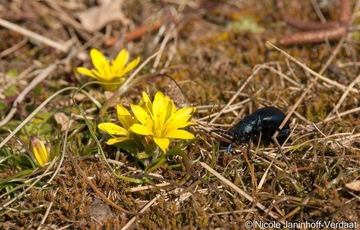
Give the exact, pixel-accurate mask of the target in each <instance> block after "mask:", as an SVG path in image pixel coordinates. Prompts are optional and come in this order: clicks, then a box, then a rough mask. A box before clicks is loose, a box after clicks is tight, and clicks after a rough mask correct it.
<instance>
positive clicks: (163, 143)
mask: <svg viewBox="0 0 360 230" xmlns="http://www.w3.org/2000/svg"><path fill="white" fill-rule="evenodd" d="M154 142H155V144H157V146H159V147H160V149H161V150H162V151H163V152H164V153H166V149H167V148H168V147H169V145H170V141H169V139H167V138H154Z"/></svg>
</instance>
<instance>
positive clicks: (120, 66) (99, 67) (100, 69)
mask: <svg viewBox="0 0 360 230" xmlns="http://www.w3.org/2000/svg"><path fill="white" fill-rule="evenodd" d="M129 56H130V55H129V52H128V51H127V50H126V49H122V50H121V51H120V53H119V54H118V55H117V56H116V58H115V59H114V60H112V61H109V60H107V59H106V58H105V56H104V55H103V54H102V53H101V52H100V51H99V50H97V49H91V50H90V57H91V61H92V63H93V65H94V67H95V69H87V68H84V67H78V68H77V71H78V72H79V73H80V74H84V75H86V76H89V77H92V78H95V79H96V80H98V81H100V82H103V83H118V84H116V85H104V87H105V89H106V90H109V91H115V90H117V89H118V88H119V86H120V85H121V84H122V83H124V81H125V78H124V75H125V74H127V73H128V72H130V71H131V70H132V69H134V68H135V67H136V66H137V65H138V64H139V62H140V57H137V58H136V59H135V60H133V61H131V62H130V63H129V64H127V65H126V63H127V62H128V61H129Z"/></svg>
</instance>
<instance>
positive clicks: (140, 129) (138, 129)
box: [130, 124, 154, 136]
mask: <svg viewBox="0 0 360 230" xmlns="http://www.w3.org/2000/svg"><path fill="white" fill-rule="evenodd" d="M130 130H131V131H132V132H133V133H136V134H139V135H149V136H153V135H154V134H153V131H152V130H151V129H149V127H147V126H145V125H140V124H134V125H133V126H131V128H130Z"/></svg>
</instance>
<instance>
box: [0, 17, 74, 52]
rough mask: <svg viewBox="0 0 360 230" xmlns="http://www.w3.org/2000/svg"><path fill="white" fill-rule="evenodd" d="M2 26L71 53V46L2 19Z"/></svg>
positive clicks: (0, 20) (0, 19)
mask: <svg viewBox="0 0 360 230" xmlns="http://www.w3.org/2000/svg"><path fill="white" fill-rule="evenodd" d="M0 26H3V27H5V28H7V29H9V30H13V31H16V32H18V33H20V34H22V35H24V36H26V37H29V38H32V39H35V40H37V41H40V42H42V43H44V44H46V45H48V46H51V47H53V48H55V49H58V50H60V51H62V52H65V53H66V52H68V51H69V46H70V44H67V43H66V44H61V43H59V42H56V41H53V40H51V39H49V38H47V37H44V36H42V35H40V34H37V33H34V32H32V31H30V30H28V29H25V28H22V27H21V26H18V25H16V24H13V23H11V22H8V21H6V20H4V19H2V18H0Z"/></svg>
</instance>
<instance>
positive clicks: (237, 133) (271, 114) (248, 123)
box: [213, 106, 290, 155]
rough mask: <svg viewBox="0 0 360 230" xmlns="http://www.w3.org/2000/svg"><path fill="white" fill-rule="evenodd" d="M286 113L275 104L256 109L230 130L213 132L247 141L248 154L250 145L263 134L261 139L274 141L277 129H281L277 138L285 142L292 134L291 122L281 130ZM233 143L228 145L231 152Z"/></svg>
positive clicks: (233, 141) (243, 141)
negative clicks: (274, 105)
mask: <svg viewBox="0 0 360 230" xmlns="http://www.w3.org/2000/svg"><path fill="white" fill-rule="evenodd" d="M285 117H286V115H285V114H284V113H283V112H282V111H281V110H280V109H278V108H276V107H273V106H268V107H264V108H261V109H258V110H256V111H255V112H253V113H252V114H250V115H248V116H246V117H244V119H242V120H241V121H240V122H239V123H237V124H236V125H235V126H234V127H232V128H231V129H230V130H229V131H225V130H221V129H217V130H213V132H219V133H224V134H226V135H228V136H229V137H230V138H229V137H226V138H227V139H229V140H230V141H231V142H232V143H235V144H237V145H241V144H243V143H245V142H247V143H248V155H249V152H250V145H251V142H253V141H258V139H259V137H260V134H261V141H262V142H263V143H264V142H269V141H272V139H271V137H272V136H273V135H274V133H275V132H276V131H279V134H278V136H277V140H278V142H279V143H280V144H283V143H284V142H285V140H286V139H287V138H288V136H289V135H290V127H289V122H287V123H286V124H285V125H284V127H283V128H282V129H281V130H280V129H279V126H280V125H281V123H282V122H283V120H284V119H285ZM230 150H231V144H230V145H229V147H228V153H230Z"/></svg>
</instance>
